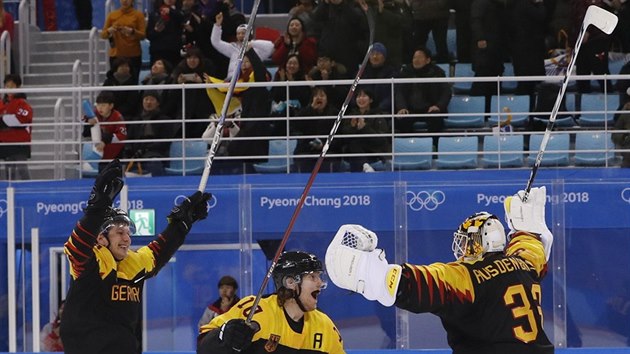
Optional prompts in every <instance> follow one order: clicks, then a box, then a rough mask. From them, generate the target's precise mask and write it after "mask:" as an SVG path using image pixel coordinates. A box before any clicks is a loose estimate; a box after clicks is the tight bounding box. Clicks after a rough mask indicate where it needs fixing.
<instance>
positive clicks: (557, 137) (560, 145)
mask: <svg viewBox="0 0 630 354" xmlns="http://www.w3.org/2000/svg"><path fill="white" fill-rule="evenodd" d="M543 135H544V134H534V135H532V136H530V138H529V156H528V157H527V161H528V163H529V164H530V165H533V164H534V162H535V161H536V155H538V150H539V149H540V143H541V142H542V138H543ZM570 143H571V142H570V136H569V133H560V134H551V135H550V137H549V141H548V142H547V147H546V148H545V153H544V154H543V158H542V161H541V162H540V166H568V165H569V148H570Z"/></svg>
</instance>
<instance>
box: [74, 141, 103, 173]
mask: <svg viewBox="0 0 630 354" xmlns="http://www.w3.org/2000/svg"><path fill="white" fill-rule="evenodd" d="M101 159H102V157H101V156H100V155H99V154H97V153H96V152H95V151H94V144H92V143H85V144H83V147H82V148H81V160H82V161H83V163H82V164H81V166H79V169H80V171H79V172H80V173H81V175H82V176H83V177H95V176H96V175H98V162H99V161H100V160H101ZM89 160H92V161H89Z"/></svg>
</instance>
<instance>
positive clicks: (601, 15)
mask: <svg viewBox="0 0 630 354" xmlns="http://www.w3.org/2000/svg"><path fill="white" fill-rule="evenodd" d="M618 21H619V19H618V18H617V16H616V15H615V14H613V13H612V12H608V11H606V10H604V9H602V8H601V7H599V6H595V5H591V6H589V7H588V9H587V10H586V15H584V22H583V26H584V29H586V28H587V27H588V25H593V26H595V27H597V28H599V29H600V30H601V31H602V32H604V33H606V34H611V33H612V31H613V30H614V29H615V27H616V26H617V22H618Z"/></svg>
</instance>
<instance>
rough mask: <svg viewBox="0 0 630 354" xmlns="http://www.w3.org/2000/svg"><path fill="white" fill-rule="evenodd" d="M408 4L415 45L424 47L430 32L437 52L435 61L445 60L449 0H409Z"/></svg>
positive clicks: (446, 58) (443, 61) (446, 56)
mask: <svg viewBox="0 0 630 354" xmlns="http://www.w3.org/2000/svg"><path fill="white" fill-rule="evenodd" d="M410 5H411V13H412V14H413V26H414V37H415V40H414V41H415V43H416V45H420V46H423V47H425V46H426V45H427V39H428V38H429V33H432V34H433V41H434V42H435V50H436V52H437V53H436V55H435V62H437V63H445V62H447V61H448V58H449V53H448V46H447V41H446V34H447V31H448V18H449V16H450V2H449V0H411V2H410Z"/></svg>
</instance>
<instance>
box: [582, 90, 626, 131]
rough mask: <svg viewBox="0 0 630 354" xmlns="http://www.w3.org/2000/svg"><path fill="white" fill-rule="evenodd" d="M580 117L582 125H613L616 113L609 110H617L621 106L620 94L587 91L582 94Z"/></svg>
mask: <svg viewBox="0 0 630 354" xmlns="http://www.w3.org/2000/svg"><path fill="white" fill-rule="evenodd" d="M580 101H581V104H580V110H581V111H582V113H580V118H579V119H578V123H579V124H580V125H581V126H589V127H592V126H598V127H601V126H605V125H610V126H612V125H613V124H614V123H613V117H614V113H609V112H607V111H615V110H617V107H619V95H617V94H610V95H604V94H592V93H585V94H582V96H581V100H580Z"/></svg>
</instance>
